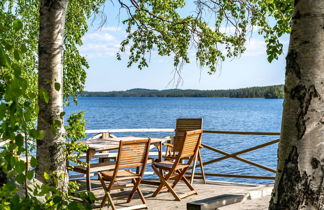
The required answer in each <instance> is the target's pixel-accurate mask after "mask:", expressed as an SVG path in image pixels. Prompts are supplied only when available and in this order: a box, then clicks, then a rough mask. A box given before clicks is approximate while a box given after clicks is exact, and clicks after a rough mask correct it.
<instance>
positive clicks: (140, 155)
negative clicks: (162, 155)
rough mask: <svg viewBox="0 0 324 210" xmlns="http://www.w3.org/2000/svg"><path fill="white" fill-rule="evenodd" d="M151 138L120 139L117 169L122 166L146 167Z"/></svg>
mask: <svg viewBox="0 0 324 210" xmlns="http://www.w3.org/2000/svg"><path fill="white" fill-rule="evenodd" d="M150 142H151V140H150V139H149V138H147V139H141V140H130V141H129V140H127V141H120V143H119V151H118V156H117V161H116V168H115V169H116V170H118V169H120V168H132V167H144V168H145V166H146V162H147V159H148V154H149V150H150Z"/></svg>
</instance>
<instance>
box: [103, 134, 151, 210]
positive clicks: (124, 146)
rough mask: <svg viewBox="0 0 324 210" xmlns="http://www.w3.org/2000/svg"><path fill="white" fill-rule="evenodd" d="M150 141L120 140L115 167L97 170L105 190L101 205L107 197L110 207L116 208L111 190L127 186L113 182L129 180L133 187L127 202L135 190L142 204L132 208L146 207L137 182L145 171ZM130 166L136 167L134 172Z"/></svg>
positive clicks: (139, 181)
mask: <svg viewBox="0 0 324 210" xmlns="http://www.w3.org/2000/svg"><path fill="white" fill-rule="evenodd" d="M150 141H151V140H150V139H143V140H133V141H120V145H119V151H118V156H117V160H116V163H115V169H114V170H113V171H101V172H99V179H100V182H101V184H102V187H103V188H104V190H105V196H104V198H103V200H102V202H101V207H104V206H105V203H106V200H107V199H108V201H109V204H110V205H111V207H112V209H116V207H115V205H114V203H113V198H112V197H111V190H114V189H122V188H126V187H129V186H127V185H125V186H124V187H123V186H118V185H114V183H115V182H117V181H121V180H131V181H132V185H131V187H133V189H132V190H131V193H130V194H129V196H127V197H128V199H127V203H129V202H130V201H131V200H132V198H133V196H134V194H135V192H137V193H138V195H139V197H140V199H141V200H142V202H143V205H138V206H133V207H132V209H136V208H146V205H145V204H146V201H145V198H144V196H143V194H142V192H141V190H140V188H139V184H140V183H141V180H142V177H143V174H144V171H145V167H146V163H147V159H148V154H149V149H150ZM126 168H127V169H126ZM130 168H136V169H137V170H136V172H133V171H131V170H130ZM121 169H124V170H121ZM105 181H109V184H108V185H106V184H105Z"/></svg>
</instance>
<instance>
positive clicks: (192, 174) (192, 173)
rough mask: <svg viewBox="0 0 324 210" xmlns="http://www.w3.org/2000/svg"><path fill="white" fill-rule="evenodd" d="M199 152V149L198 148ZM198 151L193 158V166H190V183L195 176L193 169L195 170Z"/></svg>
mask: <svg viewBox="0 0 324 210" xmlns="http://www.w3.org/2000/svg"><path fill="white" fill-rule="evenodd" d="M198 153H199V150H198ZM198 153H197V154H196V157H195V159H194V163H193V168H192V172H191V178H190V183H191V184H192V183H193V180H194V178H195V170H196V164H197V159H198Z"/></svg>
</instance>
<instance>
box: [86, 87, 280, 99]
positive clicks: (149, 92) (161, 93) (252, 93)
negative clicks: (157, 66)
mask: <svg viewBox="0 0 324 210" xmlns="http://www.w3.org/2000/svg"><path fill="white" fill-rule="evenodd" d="M80 96H83V97H228V98H283V96H284V93H283V85H273V86H265V87H250V88H240V89H229V90H192V89H187V90H182V89H167V90H154V89H141V88H136V89H130V90H126V91H110V92H90V91H85V92H82V93H81V94H80Z"/></svg>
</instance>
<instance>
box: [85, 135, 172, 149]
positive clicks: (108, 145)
mask: <svg viewBox="0 0 324 210" xmlns="http://www.w3.org/2000/svg"><path fill="white" fill-rule="evenodd" d="M147 138H148V137H133V136H126V137H116V138H104V139H89V140H85V141H80V143H83V144H86V145H87V146H88V147H89V149H93V150H98V151H99V150H100V151H103V150H115V149H118V148H119V141H131V140H140V139H147ZM168 140H170V137H165V138H151V144H157V143H161V142H166V141H168Z"/></svg>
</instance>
